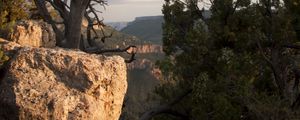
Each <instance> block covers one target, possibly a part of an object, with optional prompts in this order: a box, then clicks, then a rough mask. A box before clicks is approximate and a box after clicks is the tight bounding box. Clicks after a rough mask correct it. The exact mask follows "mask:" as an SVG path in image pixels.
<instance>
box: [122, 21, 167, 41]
mask: <svg viewBox="0 0 300 120" xmlns="http://www.w3.org/2000/svg"><path fill="white" fill-rule="evenodd" d="M163 21H164V20H163V16H144V17H137V18H135V20H134V21H132V22H130V23H128V24H127V26H126V27H125V28H123V29H122V30H121V32H123V33H126V34H129V35H133V36H137V37H138V38H140V39H142V40H144V41H147V42H149V43H153V44H162V23H163Z"/></svg>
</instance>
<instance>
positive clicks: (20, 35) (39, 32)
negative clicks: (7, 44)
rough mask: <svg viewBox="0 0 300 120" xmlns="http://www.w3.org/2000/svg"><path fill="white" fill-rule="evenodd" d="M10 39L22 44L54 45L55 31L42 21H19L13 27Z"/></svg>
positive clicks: (50, 46)
mask: <svg viewBox="0 0 300 120" xmlns="http://www.w3.org/2000/svg"><path fill="white" fill-rule="evenodd" d="M10 40H11V41H13V42H16V43H18V44H20V45H24V46H32V47H47V48H52V47H55V44H56V38H55V33H54V31H53V29H52V27H51V25H50V24H47V23H46V22H43V21H32V20H28V21H20V22H18V23H17V24H16V26H15V27H14V30H13V32H12V33H11V35H10Z"/></svg>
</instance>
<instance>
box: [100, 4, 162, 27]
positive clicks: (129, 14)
mask: <svg viewBox="0 0 300 120" xmlns="http://www.w3.org/2000/svg"><path fill="white" fill-rule="evenodd" d="M163 3H164V0H108V6H106V10H102V11H103V13H102V14H100V17H103V19H104V22H129V21H133V20H134V19H135V18H136V17H141V16H158V15H162V13H161V9H162V5H163Z"/></svg>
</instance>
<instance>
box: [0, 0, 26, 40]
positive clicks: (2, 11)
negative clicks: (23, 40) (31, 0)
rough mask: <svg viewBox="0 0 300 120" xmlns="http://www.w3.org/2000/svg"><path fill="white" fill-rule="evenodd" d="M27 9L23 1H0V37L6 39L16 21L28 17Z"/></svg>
mask: <svg viewBox="0 0 300 120" xmlns="http://www.w3.org/2000/svg"><path fill="white" fill-rule="evenodd" d="M27 9H28V4H27V3H26V2H25V0H1V1H0V37H6V36H7V34H8V33H9V32H11V31H12V27H13V25H14V24H15V22H16V21H17V20H20V19H26V18H27V17H28V13H27V12H28V11H27Z"/></svg>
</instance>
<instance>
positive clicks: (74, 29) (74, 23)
mask: <svg viewBox="0 0 300 120" xmlns="http://www.w3.org/2000/svg"><path fill="white" fill-rule="evenodd" d="M89 2H90V0H72V1H71V5H70V14H69V19H68V26H67V29H68V31H66V32H67V33H66V38H67V43H66V47H67V48H74V49H78V48H79V46H80V39H81V25H82V18H83V15H84V12H85V10H86V8H87V5H88V4H89Z"/></svg>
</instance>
